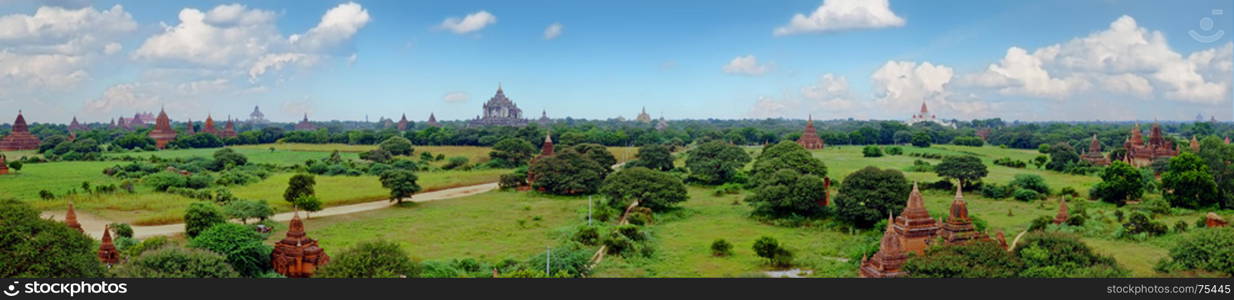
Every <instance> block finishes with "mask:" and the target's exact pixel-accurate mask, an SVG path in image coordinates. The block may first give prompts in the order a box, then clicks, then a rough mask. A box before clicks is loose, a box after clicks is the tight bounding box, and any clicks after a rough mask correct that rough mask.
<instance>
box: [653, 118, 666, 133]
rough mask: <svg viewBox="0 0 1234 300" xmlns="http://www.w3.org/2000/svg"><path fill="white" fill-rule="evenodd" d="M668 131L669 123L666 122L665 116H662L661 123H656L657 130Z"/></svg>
mask: <svg viewBox="0 0 1234 300" xmlns="http://www.w3.org/2000/svg"><path fill="white" fill-rule="evenodd" d="M665 129H668V121H666V120H664V116H660V121H659V122H656V130H659V131H664V130H665Z"/></svg>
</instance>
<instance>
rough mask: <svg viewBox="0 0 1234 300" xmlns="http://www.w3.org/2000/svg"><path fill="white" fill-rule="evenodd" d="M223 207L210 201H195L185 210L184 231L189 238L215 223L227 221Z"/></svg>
mask: <svg viewBox="0 0 1234 300" xmlns="http://www.w3.org/2000/svg"><path fill="white" fill-rule="evenodd" d="M226 222H227V218H226V217H225V216H224V214H223V209H221V208H219V206H218V205H215V204H214V203H210V202H201V201H198V202H193V204H189V208H188V209H186V210H185V211H184V232H185V234H187V235H188V236H189V238H193V237H196V236H197V234H199V233H201V232H202V231H205V230H206V229H209V228H210V227H212V226H214V225H215V224H220V223H226Z"/></svg>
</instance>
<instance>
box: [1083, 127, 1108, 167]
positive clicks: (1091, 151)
mask: <svg viewBox="0 0 1234 300" xmlns="http://www.w3.org/2000/svg"><path fill="white" fill-rule="evenodd" d="M1080 159H1083V160H1084V161H1087V162H1089V163H1092V164H1093V165H1098V166H1104V165H1109V164H1110V159H1109V158H1106V157H1105V155H1104V154H1101V141H1100V140H1097V135H1096V134H1094V135H1093V140H1092V142H1090V143H1089V144H1088V152H1084V155H1080Z"/></svg>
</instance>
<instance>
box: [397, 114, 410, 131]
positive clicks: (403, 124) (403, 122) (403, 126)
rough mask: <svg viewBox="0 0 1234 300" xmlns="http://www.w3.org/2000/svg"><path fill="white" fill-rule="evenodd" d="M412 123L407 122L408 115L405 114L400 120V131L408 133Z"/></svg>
mask: <svg viewBox="0 0 1234 300" xmlns="http://www.w3.org/2000/svg"><path fill="white" fill-rule="evenodd" d="M408 125H410V122H408V121H407V114H403V118H402V119H399V120H398V131H407V127H409V126H408Z"/></svg>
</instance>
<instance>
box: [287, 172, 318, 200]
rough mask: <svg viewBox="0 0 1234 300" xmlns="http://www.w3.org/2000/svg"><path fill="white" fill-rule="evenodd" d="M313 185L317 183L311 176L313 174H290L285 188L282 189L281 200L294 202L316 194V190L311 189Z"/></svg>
mask: <svg viewBox="0 0 1234 300" xmlns="http://www.w3.org/2000/svg"><path fill="white" fill-rule="evenodd" d="M314 185H317V180H316V179H314V178H313V175H309V174H296V175H295V176H291V180H288V182H287V190H284V191H283V200H287V202H290V203H291V204H296V200H298V199H300V198H302V197H305V196H312V195H316V194H317V192H316V191H314V190H313V186H314Z"/></svg>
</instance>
